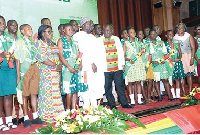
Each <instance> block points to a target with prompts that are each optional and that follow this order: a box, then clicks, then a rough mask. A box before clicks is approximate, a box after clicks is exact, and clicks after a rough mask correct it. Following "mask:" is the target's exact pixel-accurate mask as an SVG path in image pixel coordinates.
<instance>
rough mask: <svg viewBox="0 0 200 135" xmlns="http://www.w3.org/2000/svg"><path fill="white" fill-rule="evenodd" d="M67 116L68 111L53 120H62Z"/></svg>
mask: <svg viewBox="0 0 200 135" xmlns="http://www.w3.org/2000/svg"><path fill="white" fill-rule="evenodd" d="M68 114H69V112H68V111H63V112H62V113H61V114H60V115H58V116H57V117H56V118H55V119H56V120H57V121H58V120H62V119H64V118H65V117H66V116H67V115H68Z"/></svg>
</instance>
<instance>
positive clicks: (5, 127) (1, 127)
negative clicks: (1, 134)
mask: <svg viewBox="0 0 200 135" xmlns="http://www.w3.org/2000/svg"><path fill="white" fill-rule="evenodd" d="M9 129H10V128H9V127H7V126H6V125H3V124H2V125H0V131H8V130H9Z"/></svg>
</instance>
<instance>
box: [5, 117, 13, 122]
mask: <svg viewBox="0 0 200 135" xmlns="http://www.w3.org/2000/svg"><path fill="white" fill-rule="evenodd" d="M10 122H12V116H8V117H6V124H8V123H10Z"/></svg>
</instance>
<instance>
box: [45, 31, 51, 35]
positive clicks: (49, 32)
mask: <svg viewBox="0 0 200 135" xmlns="http://www.w3.org/2000/svg"><path fill="white" fill-rule="evenodd" d="M44 32H47V33H48V34H49V35H50V34H53V31H44Z"/></svg>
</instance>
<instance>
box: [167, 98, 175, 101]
mask: <svg viewBox="0 0 200 135" xmlns="http://www.w3.org/2000/svg"><path fill="white" fill-rule="evenodd" d="M168 100H169V101H174V100H176V98H170V99H168Z"/></svg>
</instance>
